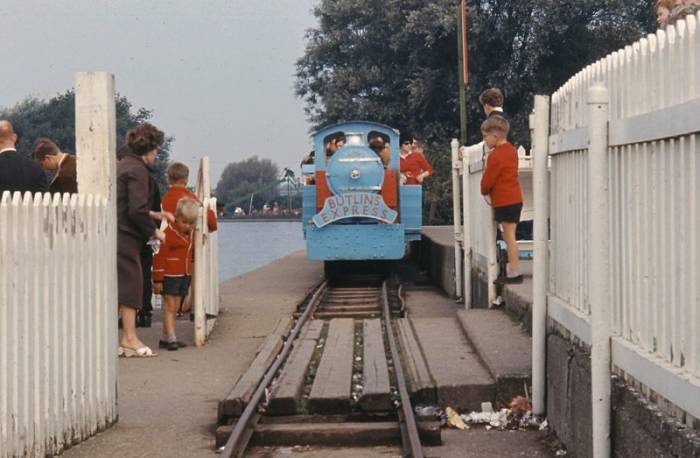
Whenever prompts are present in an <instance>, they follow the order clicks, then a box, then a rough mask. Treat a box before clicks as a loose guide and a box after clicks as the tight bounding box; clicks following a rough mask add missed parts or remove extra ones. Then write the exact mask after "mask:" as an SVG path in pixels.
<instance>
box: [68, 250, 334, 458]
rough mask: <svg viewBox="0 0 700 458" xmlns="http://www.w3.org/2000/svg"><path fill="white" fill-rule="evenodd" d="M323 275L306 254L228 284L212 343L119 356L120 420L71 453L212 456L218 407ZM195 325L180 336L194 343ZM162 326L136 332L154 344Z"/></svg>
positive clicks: (182, 325) (182, 327)
mask: <svg viewBox="0 0 700 458" xmlns="http://www.w3.org/2000/svg"><path fill="white" fill-rule="evenodd" d="M322 275H323V264H322V263H319V262H312V261H309V260H307V258H306V254H305V253H304V252H298V253H294V254H292V255H290V256H288V257H286V258H284V259H282V260H280V261H278V262H275V263H273V264H270V265H268V266H266V267H263V268H261V269H258V270H256V271H254V272H251V273H248V274H245V275H243V276H241V277H237V278H234V279H231V280H229V281H226V282H225V283H223V284H222V287H221V296H222V313H221V315H220V318H219V322H218V324H217V326H216V328H215V330H214V332H213V333H212V335H211V338H210V340H209V343H208V344H207V345H206V346H205V347H204V348H201V349H197V348H193V347H191V346H189V347H187V348H184V349H181V350H179V351H176V352H168V351H160V352H159V356H158V357H156V358H149V359H135V358H132V359H120V361H119V371H120V376H119V422H118V423H117V424H116V425H114V426H113V427H112V428H109V429H108V430H107V431H105V432H104V433H101V434H98V435H97V436H95V437H93V438H91V439H88V440H87V441H86V442H84V443H83V444H80V445H77V446H75V447H74V448H72V449H70V450H68V451H67V452H66V453H65V454H64V456H67V457H90V458H93V457H125V458H126V457H200V456H201V457H211V456H216V454H215V452H214V429H215V427H216V410H217V403H218V400H219V399H220V398H222V397H223V396H225V395H226V393H228V391H229V390H230V389H231V387H232V386H233V383H234V382H235V380H236V379H237V378H238V377H239V376H240V375H241V374H242V373H243V372H244V371H245V370H246V369H247V367H248V366H249V365H250V363H251V362H252V360H253V358H254V356H255V352H256V350H257V348H258V346H259V345H260V343H261V342H262V341H263V339H264V338H265V336H266V334H267V333H268V332H270V331H272V329H273V328H274V326H275V324H276V322H277V319H278V318H279V317H280V316H283V315H284V316H289V315H290V314H291V313H292V312H293V310H294V308H295V306H296V304H297V303H298V302H299V301H300V300H301V299H302V298H303V297H304V296H305V295H306V293H307V292H308V291H309V289H310V288H312V287H313V286H314V285H315V284H317V283H318V282H319V280H320V279H321V277H322ZM192 328H193V326H192V325H191V323H190V322H189V321H187V320H181V321H178V336H179V337H182V338H184V340H185V341H186V342H187V343H188V344H189V343H191V342H192ZM160 332H161V326H160V323H157V324H154V327H153V328H151V329H139V335H140V336H141V337H142V339H143V340H144V342H145V343H146V344H148V345H153V346H154V347H153V348H154V350H155V348H157V341H158V337H159V335H160Z"/></svg>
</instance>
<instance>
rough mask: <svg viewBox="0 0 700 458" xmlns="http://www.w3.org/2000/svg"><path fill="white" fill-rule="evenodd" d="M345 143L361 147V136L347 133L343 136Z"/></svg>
mask: <svg viewBox="0 0 700 458" xmlns="http://www.w3.org/2000/svg"><path fill="white" fill-rule="evenodd" d="M345 142H346V144H347V145H363V144H364V142H363V141H362V134H359V133H355V132H349V133H347V134H345Z"/></svg>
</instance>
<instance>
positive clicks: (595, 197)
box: [588, 83, 611, 458]
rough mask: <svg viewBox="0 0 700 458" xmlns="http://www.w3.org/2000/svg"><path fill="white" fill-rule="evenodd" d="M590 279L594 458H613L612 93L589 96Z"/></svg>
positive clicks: (596, 88) (599, 90)
mask: <svg viewBox="0 0 700 458" xmlns="http://www.w3.org/2000/svg"><path fill="white" fill-rule="evenodd" d="M588 109H589V116H590V118H589V119H590V125H589V128H588V129H589V136H588V138H589V141H590V143H589V149H588V167H589V168H588V185H589V198H588V206H589V208H588V212H589V219H588V233H589V242H588V243H589V245H588V251H589V254H588V275H589V277H588V278H589V281H590V286H589V300H590V310H591V385H592V391H591V399H592V403H593V406H592V407H593V412H592V413H593V456H594V457H596V458H602V457H609V456H610V451H611V449H610V418H611V414H610V408H611V405H610V389H611V384H610V304H609V302H610V294H609V290H610V285H609V270H610V265H609V252H610V250H609V238H608V236H609V234H608V230H609V226H608V222H609V215H608V168H607V160H608V159H607V154H608V90H607V88H605V86H603V85H602V84H599V83H597V84H595V85H593V86H592V87H591V88H590V89H589V90H588Z"/></svg>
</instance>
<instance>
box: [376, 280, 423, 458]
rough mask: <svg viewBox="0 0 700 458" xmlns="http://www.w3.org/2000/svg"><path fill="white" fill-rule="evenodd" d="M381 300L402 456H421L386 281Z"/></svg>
mask: <svg viewBox="0 0 700 458" xmlns="http://www.w3.org/2000/svg"><path fill="white" fill-rule="evenodd" d="M382 301H383V307H384V323H385V324H386V334H387V337H388V340H389V349H390V350H391V359H392V361H394V372H395V373H396V384H397V385H398V388H399V397H400V404H401V405H400V406H398V407H397V413H398V417H399V426H400V428H401V442H402V445H403V451H404V454H403V456H404V457H405V458H423V446H422V445H421V443H420V436H419V435H418V426H417V425H416V417H415V416H414V415H413V408H412V406H411V398H410V397H409V395H408V390H407V389H406V379H405V377H404V373H403V367H402V366H401V357H400V356H399V352H398V350H397V346H396V339H395V337H394V330H393V327H392V325H391V311H390V310H389V295H388V292H387V286H386V281H385V282H384V283H383V284H382Z"/></svg>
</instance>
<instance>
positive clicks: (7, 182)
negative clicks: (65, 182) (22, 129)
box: [0, 120, 48, 195]
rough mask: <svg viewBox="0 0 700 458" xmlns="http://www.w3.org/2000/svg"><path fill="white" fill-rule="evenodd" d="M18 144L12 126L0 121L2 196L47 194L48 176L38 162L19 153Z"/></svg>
mask: <svg viewBox="0 0 700 458" xmlns="http://www.w3.org/2000/svg"><path fill="white" fill-rule="evenodd" d="M16 144H17V134H16V133H15V131H14V129H13V128H12V124H11V123H10V122H9V121H6V120H0V195H2V193H3V192H4V191H10V192H15V191H20V192H25V191H31V192H32V193H34V192H46V190H47V188H48V186H47V184H46V175H44V172H42V170H41V167H39V165H38V164H37V163H36V162H34V161H32V160H31V159H29V158H26V157H24V156H22V155H21V154H19V153H18V152H17V149H16V148H15V145H16Z"/></svg>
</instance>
